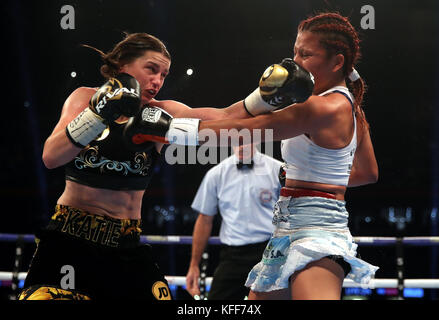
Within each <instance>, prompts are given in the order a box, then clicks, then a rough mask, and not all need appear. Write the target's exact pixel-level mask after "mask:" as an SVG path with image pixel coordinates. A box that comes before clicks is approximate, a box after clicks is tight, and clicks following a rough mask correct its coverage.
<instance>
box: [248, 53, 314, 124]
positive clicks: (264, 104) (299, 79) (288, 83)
mask: <svg viewBox="0 0 439 320" xmlns="http://www.w3.org/2000/svg"><path fill="white" fill-rule="evenodd" d="M313 90H314V77H313V76H312V74H311V73H309V72H308V71H306V70H305V69H304V68H302V67H301V66H299V65H298V64H297V63H295V62H294V61H293V60H292V59H291V58H286V59H283V60H282V62H281V63H280V64H273V65H271V66H269V67H268V68H267V69H266V70H265V72H264V73H263V75H262V77H261V79H260V81H259V87H258V88H257V89H256V90H255V91H253V92H252V93H251V94H250V95H249V96H248V97H247V98H245V100H244V106H245V108H246V110H247V112H248V113H249V114H251V115H252V116H256V115H258V114H262V113H267V112H270V111H274V110H277V109H282V108H285V107H287V106H289V105H292V104H294V103H300V102H304V101H306V100H307V99H308V98H309V97H310V96H311V95H312V91H313Z"/></svg>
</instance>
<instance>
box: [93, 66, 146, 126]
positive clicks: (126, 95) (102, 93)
mask: <svg viewBox="0 0 439 320" xmlns="http://www.w3.org/2000/svg"><path fill="white" fill-rule="evenodd" d="M140 106H141V98H140V86H139V82H137V80H136V78H134V77H132V76H130V75H129V74H127V73H120V74H119V75H118V76H116V77H115V78H110V79H109V80H108V81H107V82H106V83H105V84H104V85H103V86H102V87H100V88H99V90H98V91H96V93H95V94H94V95H93V97H92V98H91V99H90V103H89V108H90V109H91V110H92V111H93V112H95V113H96V114H98V115H99V116H100V117H102V118H103V119H104V120H105V121H107V122H110V121H114V120H116V119H117V118H119V117H120V116H121V115H124V116H127V117H133V116H134V115H136V114H137V113H138V112H139V110H140Z"/></svg>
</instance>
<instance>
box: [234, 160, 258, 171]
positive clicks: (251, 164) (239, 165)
mask: <svg viewBox="0 0 439 320" xmlns="http://www.w3.org/2000/svg"><path fill="white" fill-rule="evenodd" d="M253 164H254V163H253V160H252V161H251V162H250V163H242V162H238V163H237V164H236V167H237V168H238V169H239V170H241V169H244V168H249V169H251V168H253Z"/></svg>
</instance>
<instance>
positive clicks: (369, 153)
mask: <svg viewBox="0 0 439 320" xmlns="http://www.w3.org/2000/svg"><path fill="white" fill-rule="evenodd" d="M357 128H358V129H357V136H358V144H357V150H356V151H355V156H354V162H353V164H352V170H351V174H350V176H349V183H348V187H357V186H361V185H366V184H370V183H375V182H377V180H378V164H377V161H376V158H375V152H374V150H373V145H372V140H371V138H370V133H369V130H366V129H362V128H361V127H360V126H359V125H358V122H357Z"/></svg>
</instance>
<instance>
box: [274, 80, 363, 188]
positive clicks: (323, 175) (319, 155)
mask: <svg viewBox="0 0 439 320" xmlns="http://www.w3.org/2000/svg"><path fill="white" fill-rule="evenodd" d="M332 92H339V93H341V94H343V95H344V96H345V97H346V98H347V99H348V100H349V102H350V103H351V105H352V114H353V117H354V134H353V136H352V140H351V142H350V143H349V144H348V145H347V146H346V147H344V148H341V149H327V148H323V147H320V146H318V145H316V144H315V143H314V142H313V141H312V140H311V139H309V138H308V137H307V136H306V135H305V134H302V135H300V136H297V137H294V138H290V139H285V140H282V142H281V151H282V158H283V159H284V161H285V162H286V166H285V172H286V178H287V179H294V180H302V181H309V182H320V183H328V184H334V185H342V186H347V184H348V181H349V175H350V173H351V168H352V162H353V160H354V153H355V149H356V148H357V122H356V120H355V113H354V104H353V101H354V98H353V96H352V94H351V93H350V92H349V90H348V89H347V88H346V87H342V86H336V87H333V88H331V89H329V90H327V91H325V92H323V93H321V94H319V96H324V95H327V94H328V93H332Z"/></svg>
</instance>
